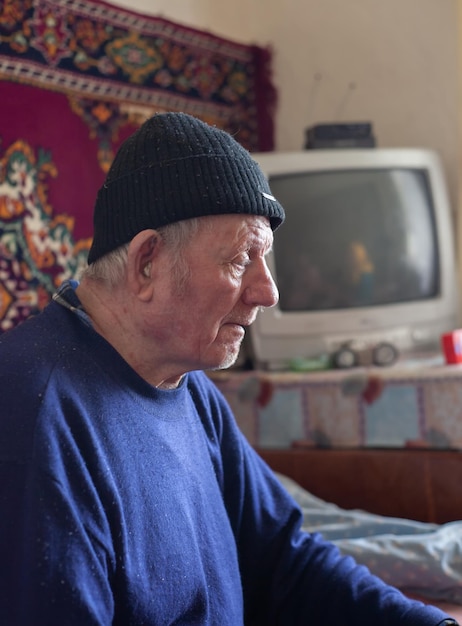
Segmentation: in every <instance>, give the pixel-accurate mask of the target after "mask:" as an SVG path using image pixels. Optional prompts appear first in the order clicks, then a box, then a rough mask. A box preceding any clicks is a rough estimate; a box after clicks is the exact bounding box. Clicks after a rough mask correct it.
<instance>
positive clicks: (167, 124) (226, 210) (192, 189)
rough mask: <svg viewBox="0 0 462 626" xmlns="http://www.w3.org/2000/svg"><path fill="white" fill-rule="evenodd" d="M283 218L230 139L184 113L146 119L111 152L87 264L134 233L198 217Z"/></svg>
mask: <svg viewBox="0 0 462 626" xmlns="http://www.w3.org/2000/svg"><path fill="white" fill-rule="evenodd" d="M230 213H242V214H251V215H262V216H266V217H268V218H269V220H270V224H271V228H272V229H273V230H274V229H276V228H277V227H278V226H279V225H280V224H281V223H282V221H283V220H284V210H283V208H282V206H281V205H280V204H279V202H278V201H277V200H276V199H275V198H274V197H273V196H272V194H271V190H270V188H269V185H268V182H267V180H266V178H265V176H264V175H263V173H262V171H261V170H260V167H259V166H258V165H257V163H256V161H255V160H254V159H252V157H251V156H250V153H249V152H248V151H247V150H245V149H244V148H243V147H242V146H241V145H240V144H239V143H238V142H237V141H236V140H235V139H234V138H233V137H232V136H231V135H230V134H229V133H227V132H224V131H222V130H220V129H218V128H216V127H214V126H209V125H208V124H206V123H204V122H202V121H201V120H199V119H197V118H195V117H192V116H191V115H187V114H185V113H159V114H156V115H154V116H153V117H151V118H150V119H148V120H147V121H146V122H144V124H143V125H142V126H141V127H140V128H139V129H138V130H137V131H136V132H135V133H134V134H133V135H131V137H129V138H128V139H127V140H125V141H124V142H123V144H122V145H121V147H120V148H119V151H118V152H117V154H116V157H115V159H114V162H113V163H112V166H111V168H110V170H109V173H108V175H107V178H106V181H105V183H104V185H103V186H102V187H101V189H100V190H99V192H98V195H97V198H96V204H95V211H94V217H93V223H94V238H93V244H92V246H91V249H90V253H89V255H88V263H89V264H90V263H93V262H94V261H96V260H97V259H99V258H100V257H102V256H103V255H105V254H107V253H108V252H111V251H112V250H115V248H118V247H119V246H121V245H123V244H125V243H128V242H129V241H130V240H131V239H132V238H133V237H134V236H135V235H136V234H137V233H139V232H141V231H142V230H145V229H149V228H159V227H160V226H165V225H166V224H171V223H172V222H178V221H180V220H185V219H189V218H192V217H200V216H204V215H222V214H230Z"/></svg>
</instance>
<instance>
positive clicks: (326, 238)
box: [271, 168, 440, 311]
mask: <svg viewBox="0 0 462 626" xmlns="http://www.w3.org/2000/svg"><path fill="white" fill-rule="evenodd" d="M271 189H272V191H273V194H274V195H275V196H276V197H277V198H278V199H279V201H280V202H281V203H282V204H283V206H284V205H286V206H289V205H290V212H289V215H288V218H287V221H286V223H285V224H284V226H283V228H281V229H280V230H279V231H278V233H277V235H276V237H275V242H274V250H275V255H274V256H275V269H276V276H277V283H278V288H279V292H280V303H279V306H280V309H281V311H305V310H306V311H329V310H332V309H344V308H354V307H363V306H377V305H383V304H390V303H395V302H405V301H412V300H421V299H425V298H432V297H435V296H436V295H437V294H438V292H439V275H440V273H439V267H438V258H439V254H438V242H437V239H436V229H435V223H434V210H433V206H432V197H431V193H430V189H429V185H428V179H427V176H426V173H425V171H422V170H418V169H413V170H410V169H398V168H396V169H377V170H358V171H326V172H317V173H311V174H309V175H306V174H305V175H304V174H284V175H280V176H274V177H272V178H271Z"/></svg>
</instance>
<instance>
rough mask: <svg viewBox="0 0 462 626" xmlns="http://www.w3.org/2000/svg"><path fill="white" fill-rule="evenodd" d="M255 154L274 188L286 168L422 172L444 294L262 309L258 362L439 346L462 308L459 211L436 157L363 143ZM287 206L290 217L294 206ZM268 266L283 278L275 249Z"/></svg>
mask: <svg viewBox="0 0 462 626" xmlns="http://www.w3.org/2000/svg"><path fill="white" fill-rule="evenodd" d="M252 156H253V158H254V159H255V160H256V161H257V162H258V163H259V165H260V167H261V168H262V170H263V172H264V174H265V175H266V177H267V178H268V180H269V184H270V187H271V178H272V177H274V176H277V175H281V174H302V173H305V172H306V173H310V172H315V171H333V170H355V169H359V170H367V169H384V168H405V169H409V168H410V169H418V170H424V171H425V172H426V175H427V180H428V185H429V190H430V193H431V196H432V204H433V209H434V219H435V225H436V239H437V247H438V251H439V269H440V293H439V294H438V295H437V296H435V297H431V298H427V299H425V300H418V301H410V302H409V301H408V302H400V303H392V304H384V305H379V306H377V305H376V306H373V307H358V308H354V309H336V310H330V311H290V312H289V311H281V309H280V307H279V306H278V305H276V306H274V307H272V308H269V309H264V310H262V311H261V312H260V313H259V314H258V316H257V320H256V321H255V322H254V324H253V326H252V327H250V329H249V335H250V336H249V339H250V352H251V354H252V358H253V360H254V363H255V365H256V366H258V367H263V368H270V369H280V368H282V369H285V368H286V367H288V366H289V364H290V363H291V362H292V361H294V360H296V359H304V358H312V357H315V356H319V355H321V354H324V355H325V354H326V353H333V352H334V351H335V350H337V349H338V348H339V347H340V346H342V345H344V344H347V343H349V344H350V345H355V346H357V347H359V348H361V349H362V348H364V347H373V346H374V345H376V344H378V343H380V342H382V341H386V342H389V343H392V344H393V345H394V346H395V347H396V348H397V349H398V351H399V353H400V354H407V353H413V352H416V351H417V352H419V351H422V350H424V351H429V350H430V351H431V350H437V349H438V346H439V340H440V335H441V334H442V333H444V332H447V331H449V330H452V329H454V328H456V327H457V325H458V311H459V296H458V281H457V266H456V259H455V245H454V239H455V236H454V232H453V216H452V213H451V208H450V203H449V198H448V192H447V188H446V181H445V177H444V173H443V168H442V164H441V161H440V159H439V157H438V155H437V154H436V153H435V152H434V151H431V150H427V149H419V148H367V149H361V148H358V149H331V150H329V149H322V150H304V151H299V152H264V153H254V154H253V155H252ZM285 209H286V212H288V213H289V215H290V207H287V206H286V207H285ZM289 219H290V218H289ZM281 228H284V226H282V227H281ZM275 237H277V231H276V233H275ZM268 266H269V269H270V271H271V273H272V274H273V277H274V278H275V282H276V284H277V276H276V272H275V260H274V252H271V253H270V254H269V255H268Z"/></svg>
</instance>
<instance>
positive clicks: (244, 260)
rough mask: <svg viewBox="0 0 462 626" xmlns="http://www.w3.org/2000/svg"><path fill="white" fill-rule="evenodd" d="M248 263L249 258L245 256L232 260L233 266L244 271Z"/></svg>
mask: <svg viewBox="0 0 462 626" xmlns="http://www.w3.org/2000/svg"><path fill="white" fill-rule="evenodd" d="M249 263H250V258H249V256H248V255H247V254H246V255H245V256H240V257H237V258H236V259H234V260H233V265H234V266H235V267H236V268H239V269H241V268H242V269H245V268H246V267H247V265H248V264H249Z"/></svg>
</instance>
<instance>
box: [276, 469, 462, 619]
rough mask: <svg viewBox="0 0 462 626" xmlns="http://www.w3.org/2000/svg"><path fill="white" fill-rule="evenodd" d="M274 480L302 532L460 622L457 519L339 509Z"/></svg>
mask: <svg viewBox="0 0 462 626" xmlns="http://www.w3.org/2000/svg"><path fill="white" fill-rule="evenodd" d="M276 476H277V477H278V479H279V480H280V481H281V482H282V483H283V485H284V486H285V487H286V489H287V490H288V491H289V493H290V494H291V495H292V496H293V497H294V499H295V500H296V501H297V502H298V504H299V505H300V507H301V508H302V511H303V515H304V522H303V526H304V528H305V530H307V531H309V532H320V533H322V535H323V536H324V537H325V538H326V539H329V540H330V541H333V542H334V543H335V544H337V545H338V546H339V548H340V550H341V551H342V552H343V553H344V554H349V555H351V556H353V557H354V558H355V559H356V560H357V562H359V563H362V564H364V565H366V566H367V567H368V568H369V569H370V570H371V571H372V572H373V573H374V574H376V575H378V576H380V578H382V579H383V580H385V581H386V582H388V583H390V584H392V585H394V586H396V587H398V588H399V589H401V590H402V591H403V593H405V594H407V595H409V596H412V597H416V598H419V599H421V600H423V601H425V602H428V603H431V604H436V605H437V606H440V607H442V608H443V609H444V610H446V611H447V612H448V613H449V614H450V615H451V616H453V617H454V618H455V619H458V620H459V621H460V622H461V623H462V521H453V522H448V523H445V524H432V523H427V522H419V521H414V520H410V519H402V518H395V517H387V516H383V515H377V514H373V513H368V512H366V511H363V510H359V509H352V510H347V509H342V508H340V507H339V506H337V505H335V504H332V503H329V502H326V501H324V500H322V499H320V498H318V497H316V496H314V495H313V494H311V493H310V492H308V491H307V490H306V489H304V488H302V487H301V486H300V485H299V484H298V483H297V482H296V481H294V480H293V479H292V478H290V477H288V476H286V475H284V474H280V473H277V472H276Z"/></svg>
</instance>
